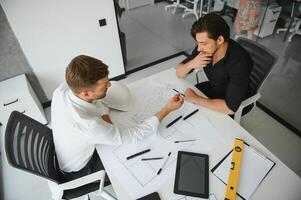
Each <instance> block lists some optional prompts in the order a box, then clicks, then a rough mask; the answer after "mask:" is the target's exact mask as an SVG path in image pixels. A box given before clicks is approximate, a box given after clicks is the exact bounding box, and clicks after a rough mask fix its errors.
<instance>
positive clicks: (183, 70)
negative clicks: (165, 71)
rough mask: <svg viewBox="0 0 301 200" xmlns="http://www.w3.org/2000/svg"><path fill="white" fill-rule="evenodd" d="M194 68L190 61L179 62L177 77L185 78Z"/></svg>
mask: <svg viewBox="0 0 301 200" xmlns="http://www.w3.org/2000/svg"><path fill="white" fill-rule="evenodd" d="M192 69H193V68H191V67H190V65H189V62H188V63H186V64H183V63H180V64H178V65H177V69H176V74H177V77H179V78H185V77H186V76H187V74H188V73H189V72H190V71H191V70H192Z"/></svg>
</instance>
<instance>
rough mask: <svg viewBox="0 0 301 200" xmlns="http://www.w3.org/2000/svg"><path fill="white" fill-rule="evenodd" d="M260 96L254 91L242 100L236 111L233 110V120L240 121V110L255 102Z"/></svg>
mask: <svg viewBox="0 0 301 200" xmlns="http://www.w3.org/2000/svg"><path fill="white" fill-rule="evenodd" d="M260 97H261V95H260V93H259V92H258V93H256V94H254V95H253V96H251V97H249V98H247V99H246V100H244V101H242V102H241V104H240V106H239V108H238V109H237V111H236V112H235V114H234V120H235V121H236V122H237V123H240V119H241V115H242V110H243V109H244V108H245V107H246V106H248V105H250V104H252V103H255V102H256V101H257V100H258V99H259V98H260Z"/></svg>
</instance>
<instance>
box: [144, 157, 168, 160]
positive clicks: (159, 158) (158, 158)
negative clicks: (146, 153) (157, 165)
mask: <svg viewBox="0 0 301 200" xmlns="http://www.w3.org/2000/svg"><path fill="white" fill-rule="evenodd" d="M161 159H163V157H157V158H142V159H141V160H142V161H146V160H161Z"/></svg>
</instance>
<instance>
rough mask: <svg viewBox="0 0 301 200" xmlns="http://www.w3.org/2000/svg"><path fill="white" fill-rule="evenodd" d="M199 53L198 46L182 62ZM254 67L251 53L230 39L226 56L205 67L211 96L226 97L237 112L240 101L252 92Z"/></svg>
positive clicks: (216, 97) (229, 105)
mask: <svg viewBox="0 0 301 200" xmlns="http://www.w3.org/2000/svg"><path fill="white" fill-rule="evenodd" d="M198 54H199V52H198V51H197V47H196V48H195V49H194V50H193V52H192V53H191V55H190V56H189V57H188V58H186V59H185V60H183V61H182V63H184V64H185V63H187V62H189V61H190V60H192V59H193V58H195V57H196V56H197V55H198ZM252 69H253V61H252V59H251V57H250V55H249V54H248V53H247V51H246V50H245V49H244V48H243V47H241V46H240V45H239V44H238V43H237V42H235V41H234V40H232V39H230V40H229V41H228V48H227V51H226V54H225V56H224V58H222V59H221V60H219V61H218V62H217V63H216V64H215V65H212V64H208V65H207V66H206V67H204V72H205V74H206V76H207V78H208V80H209V84H210V94H211V98H215V99H224V100H225V101H226V104H227V106H228V107H229V108H230V109H231V110H232V111H234V112H235V111H236V110H237V109H238V107H239V105H240V103H241V102H242V101H243V100H245V99H246V98H248V97H249V96H251V94H252V91H250V87H249V83H250V74H251V71H252Z"/></svg>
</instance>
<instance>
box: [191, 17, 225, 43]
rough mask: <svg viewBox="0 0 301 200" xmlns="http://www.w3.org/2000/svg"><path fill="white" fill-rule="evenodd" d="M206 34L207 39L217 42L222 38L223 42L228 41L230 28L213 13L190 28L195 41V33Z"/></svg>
mask: <svg viewBox="0 0 301 200" xmlns="http://www.w3.org/2000/svg"><path fill="white" fill-rule="evenodd" d="M202 32H207V33H208V37H209V38H211V39H214V40H217V38H218V37H219V36H223V38H224V40H225V41H228V40H229V37H230V28H229V26H228V24H227V22H226V21H225V20H224V19H223V18H222V17H221V16H219V15H217V14H215V13H209V14H206V15H204V16H203V17H201V18H200V19H198V20H197V21H195V22H194V23H193V25H192V27H191V31H190V33H191V36H192V37H193V38H194V39H195V36H196V34H197V33H202Z"/></svg>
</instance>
